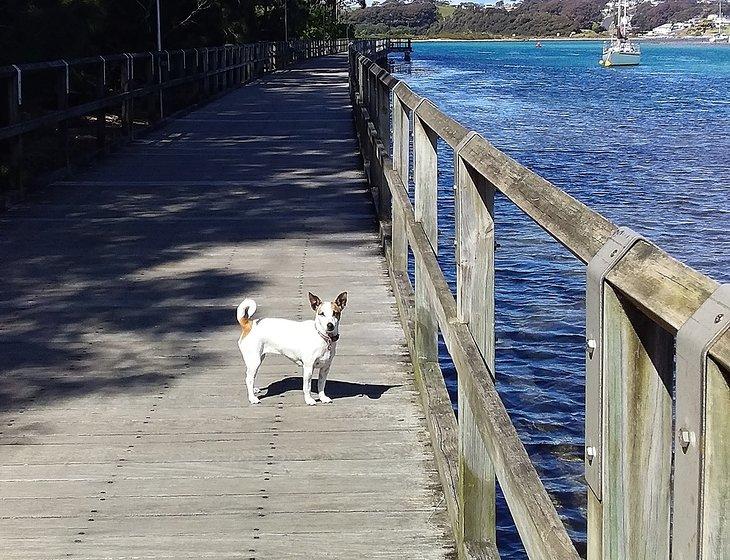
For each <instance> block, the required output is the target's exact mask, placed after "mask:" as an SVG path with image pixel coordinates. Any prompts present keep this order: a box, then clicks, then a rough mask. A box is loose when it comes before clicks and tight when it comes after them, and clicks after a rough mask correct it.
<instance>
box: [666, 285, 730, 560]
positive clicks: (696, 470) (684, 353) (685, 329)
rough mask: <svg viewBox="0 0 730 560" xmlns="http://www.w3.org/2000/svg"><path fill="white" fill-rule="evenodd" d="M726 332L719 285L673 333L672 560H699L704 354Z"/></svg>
mask: <svg viewBox="0 0 730 560" xmlns="http://www.w3.org/2000/svg"><path fill="white" fill-rule="evenodd" d="M729 328H730V284H722V285H721V286H720V287H718V288H717V290H715V292H714V293H713V294H712V295H711V296H710V297H709V298H707V299H706V300H705V302H704V303H703V304H702V305H700V307H699V308H698V309H697V311H695V312H694V314H693V315H692V316H691V317H690V318H689V319H687V322H686V323H684V325H682V327H681V328H680V329H679V331H677V366H676V367H677V369H676V389H675V395H676V407H677V408H676V416H675V417H676V423H675V426H676V428H677V445H676V446H675V452H674V479H673V496H674V511H675V512H676V511H681V512H682V515H675V516H674V524H673V527H672V543H673V545H672V549H673V554H672V558H675V557H676V558H677V559H690V558H692V559H696V558H701V555H700V551H699V543H700V540H701V512H702V500H703V496H702V485H701V480H702V471H703V469H704V464H703V463H704V456H705V449H704V441H705V437H704V431H703V428H704V425H705V384H706V380H707V354H708V352H709V350H710V348H711V347H712V345H713V344H714V343H715V342H716V341H717V340H718V339H719V338H720V337H721V336H722V335H723V334H724V333H725V332H726V331H727V330H728V329H729Z"/></svg>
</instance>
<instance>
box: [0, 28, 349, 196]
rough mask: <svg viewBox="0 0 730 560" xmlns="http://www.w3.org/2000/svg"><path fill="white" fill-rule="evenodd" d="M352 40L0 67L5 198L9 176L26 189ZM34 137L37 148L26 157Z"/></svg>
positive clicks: (0, 177)
mask: <svg viewBox="0 0 730 560" xmlns="http://www.w3.org/2000/svg"><path fill="white" fill-rule="evenodd" d="M347 45H348V41H346V40H344V39H337V40H317V41H290V42H271V43H253V44H246V45H226V46H223V47H213V48H200V49H187V50H175V51H162V52H146V53H125V54H117V55H110V56H97V57H90V58H83V59H77V60H68V61H66V60H56V61H53V62H39V63H33V64H21V65H17V66H5V67H0V147H2V148H3V150H2V152H0V203H1V202H2V200H1V199H2V191H3V183H5V185H4V186H5V188H12V189H22V186H23V184H24V182H25V181H26V180H27V179H28V178H29V177H30V176H32V175H33V174H36V173H37V172H38V170H39V168H42V169H44V170H51V169H53V168H59V167H66V166H68V165H69V163H70V162H71V161H72V159H74V156H79V155H88V154H92V153H98V152H100V151H104V150H106V149H107V148H108V147H109V146H110V145H111V144H112V143H114V142H115V141H120V140H124V139H128V138H130V137H131V136H132V135H133V133H134V131H135V130H136V129H139V128H144V127H146V126H149V125H152V124H155V123H157V122H159V121H160V120H161V119H163V118H164V117H167V116H170V115H172V114H174V113H176V112H179V111H180V110H183V109H185V108H187V107H189V106H191V105H194V104H196V103H199V102H201V101H203V100H204V99H207V98H211V97H213V96H216V95H218V94H220V93H221V92H224V91H226V90H229V89H231V88H234V87H238V86H239V85H241V84H244V83H246V82H248V81H250V80H251V79H253V78H255V77H257V76H261V75H263V74H265V73H267V72H271V71H273V70H277V69H281V68H285V67H287V66H288V65H290V64H292V63H294V62H296V61H299V60H303V59H307V58H312V57H317V56H322V55H326V54H332V53H336V52H345V51H346V50H347ZM29 138H30V141H29V142H27V143H28V144H33V146H32V147H34V148H35V149H30V148H32V147H31V146H27V148H29V149H26V150H25V152H26V156H25V157H24V149H23V147H24V146H23V145H24V140H26V139H29ZM29 154H30V155H29ZM29 159H30V160H31V161H29Z"/></svg>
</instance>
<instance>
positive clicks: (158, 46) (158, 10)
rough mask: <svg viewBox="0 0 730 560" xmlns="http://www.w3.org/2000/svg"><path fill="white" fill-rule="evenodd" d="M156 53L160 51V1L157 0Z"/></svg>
mask: <svg viewBox="0 0 730 560" xmlns="http://www.w3.org/2000/svg"><path fill="white" fill-rule="evenodd" d="M157 51H158V52H159V51H162V32H161V31H160V0H157Z"/></svg>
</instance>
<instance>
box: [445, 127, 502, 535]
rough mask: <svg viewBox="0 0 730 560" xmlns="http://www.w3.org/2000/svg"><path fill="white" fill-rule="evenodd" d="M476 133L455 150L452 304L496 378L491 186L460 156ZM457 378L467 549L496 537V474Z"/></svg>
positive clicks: (461, 497)
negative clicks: (454, 270)
mask: <svg viewBox="0 0 730 560" xmlns="http://www.w3.org/2000/svg"><path fill="white" fill-rule="evenodd" d="M475 136H476V133H474V132H470V133H469V134H467V136H466V137H465V138H464V140H462V141H461V143H460V144H459V145H458V146H457V147H456V149H455V150H454V198H455V206H456V208H455V213H456V265H457V268H456V270H457V280H456V286H457V288H456V305H457V313H458V318H459V321H461V322H463V323H466V324H467V326H468V328H469V332H470V333H471V335H472V337H473V338H474V342H475V343H476V345H477V347H478V348H479V351H480V352H481V354H482V358H483V359H484V362H485V364H486V365H487V368H488V369H489V372H490V373H491V374H492V377H493V378H494V340H495V336H494V219H493V216H494V192H495V189H494V186H493V185H491V184H490V183H488V182H487V180H486V179H485V178H484V177H483V176H481V175H480V174H478V173H476V172H475V171H474V169H473V168H472V167H471V166H469V165H468V164H467V163H466V162H465V161H464V159H463V158H462V156H461V152H462V150H465V149H467V148H468V145H469V143H470V142H471V141H472V140H473V139H474V137H475ZM462 381H463V380H462V379H461V378H460V379H459V383H458V398H459V486H458V492H457V496H458V501H459V526H458V535H459V538H460V539H462V541H463V542H464V543H465V544H467V546H474V545H476V546H477V547H479V546H484V544H485V543H490V544H491V545H494V543H495V542H496V536H497V527H496V501H495V472H494V465H493V464H492V461H491V460H490V457H489V453H488V452H487V448H486V446H485V445H484V442H483V441H482V437H481V435H480V433H479V430H478V428H477V424H476V421H475V418H474V414H473V411H472V410H471V407H470V405H469V400H470V399H469V395H468V393H467V386H468V385H467V384H466V383H464V382H462Z"/></svg>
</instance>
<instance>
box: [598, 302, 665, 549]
mask: <svg viewBox="0 0 730 560" xmlns="http://www.w3.org/2000/svg"><path fill="white" fill-rule="evenodd" d="M604 298H605V299H604V302H605V303H604V325H605V326H604V344H603V345H601V346H602V348H603V350H604V352H603V356H602V360H603V364H604V376H603V379H604V385H605V386H604V390H603V418H604V426H603V438H604V442H603V450H602V453H600V454H599V456H602V457H603V498H602V504H601V505H602V510H603V511H602V513H601V515H600V516H598V519H596V520H595V521H594V520H589V523H591V524H593V523H597V522H599V521H600V522H601V523H602V531H601V532H602V537H601V551H602V556H601V557H602V558H637V559H657V560H658V559H660V558H668V557H669V531H670V525H669V517H670V516H669V510H670V487H671V485H670V476H671V454H672V397H671V391H670V387H671V384H672V375H673V364H674V341H673V337H672V336H671V335H670V334H668V333H667V332H665V331H664V330H663V329H661V328H660V327H658V326H657V325H656V324H654V323H653V322H652V321H651V320H649V319H647V318H646V317H645V316H643V315H642V314H641V313H639V312H638V311H636V310H635V309H634V308H633V307H632V306H631V305H630V304H628V303H627V302H626V301H625V300H622V299H621V298H620V296H618V295H617V294H616V292H615V291H614V290H612V289H610V288H607V289H606V293H605V296H604ZM589 532H590V534H591V535H597V533H598V530H597V529H596V530H594V529H590V530H589ZM589 550H591V549H589Z"/></svg>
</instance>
